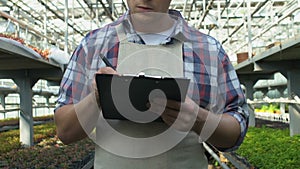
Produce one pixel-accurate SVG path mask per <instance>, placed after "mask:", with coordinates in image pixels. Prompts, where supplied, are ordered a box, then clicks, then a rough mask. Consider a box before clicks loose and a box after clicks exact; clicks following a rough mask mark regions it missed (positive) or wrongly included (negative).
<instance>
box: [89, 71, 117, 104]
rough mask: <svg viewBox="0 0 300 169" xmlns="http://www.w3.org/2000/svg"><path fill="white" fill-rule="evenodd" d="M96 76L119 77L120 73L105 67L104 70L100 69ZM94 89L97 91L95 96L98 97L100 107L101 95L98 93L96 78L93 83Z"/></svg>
mask: <svg viewBox="0 0 300 169" xmlns="http://www.w3.org/2000/svg"><path fill="white" fill-rule="evenodd" d="M95 74H114V75H118V72H117V71H115V70H114V69H113V68H111V67H103V68H100V69H99V70H98V71H97V72H96V73H95ZM93 87H94V91H95V96H96V99H97V103H98V105H100V102H99V93H98V88H97V84H96V79H95V77H94V81H93Z"/></svg>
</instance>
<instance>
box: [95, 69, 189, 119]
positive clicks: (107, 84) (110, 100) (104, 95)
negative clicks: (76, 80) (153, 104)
mask: <svg viewBox="0 0 300 169" xmlns="http://www.w3.org/2000/svg"><path fill="white" fill-rule="evenodd" d="M189 82H190V80H189V79H186V78H171V77H150V76H131V75H122V76H119V75H111V74H96V84H97V88H98V92H99V97H100V105H101V108H102V114H103V117H104V118H106V119H119V120H131V121H135V122H140V123H147V122H151V121H161V120H160V118H159V116H158V115H157V114H154V113H149V111H147V110H148V107H147V106H146V105H147V103H149V97H150V95H151V97H154V98H155V97H161V96H162V94H163V95H164V96H163V97H165V98H167V99H171V100H176V101H184V100H185V97H186V93H187V89H188V86H189ZM153 114H154V115H153Z"/></svg>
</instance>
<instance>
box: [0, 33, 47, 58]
mask: <svg viewBox="0 0 300 169" xmlns="http://www.w3.org/2000/svg"><path fill="white" fill-rule="evenodd" d="M0 37H3V38H8V39H12V40H15V41H17V42H20V43H21V44H23V45H25V46H27V47H29V48H31V49H33V50H34V51H35V52H37V53H38V54H40V55H41V56H42V58H44V59H46V60H47V59H48V55H49V54H50V50H49V49H40V48H38V47H35V46H33V45H30V44H27V43H25V40H24V39H22V38H20V37H18V36H16V35H15V34H11V33H0Z"/></svg>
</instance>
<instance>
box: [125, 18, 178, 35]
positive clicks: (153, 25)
mask: <svg viewBox="0 0 300 169" xmlns="http://www.w3.org/2000/svg"><path fill="white" fill-rule="evenodd" d="M130 20H131V23H132V25H133V28H134V29H135V30H136V31H138V32H143V33H160V32H163V31H166V30H168V29H170V28H171V27H172V26H173V25H174V19H172V18H171V17H170V16H169V14H167V13H147V14H146V13H143V14H132V15H131V16H130Z"/></svg>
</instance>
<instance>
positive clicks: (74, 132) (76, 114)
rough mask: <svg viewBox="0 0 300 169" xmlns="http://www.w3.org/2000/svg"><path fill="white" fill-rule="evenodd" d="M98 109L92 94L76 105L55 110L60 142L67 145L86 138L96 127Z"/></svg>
mask: <svg viewBox="0 0 300 169" xmlns="http://www.w3.org/2000/svg"><path fill="white" fill-rule="evenodd" d="M99 112H100V108H99V107H98V104H97V102H96V98H95V95H94V93H91V94H89V95H88V96H87V97H85V98H84V99H83V100H81V101H80V102H79V103H77V104H72V105H65V106H62V107H61V108H59V109H57V110H56V112H55V114H54V119H55V123H56V127H57V135H58V137H59V138H60V140H61V141H62V142H63V143H65V144H69V143H72V142H74V141H78V140H80V139H82V138H85V137H86V136H87V133H90V132H91V131H92V130H93V128H94V127H95V125H96V122H97V120H98V117H99Z"/></svg>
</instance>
